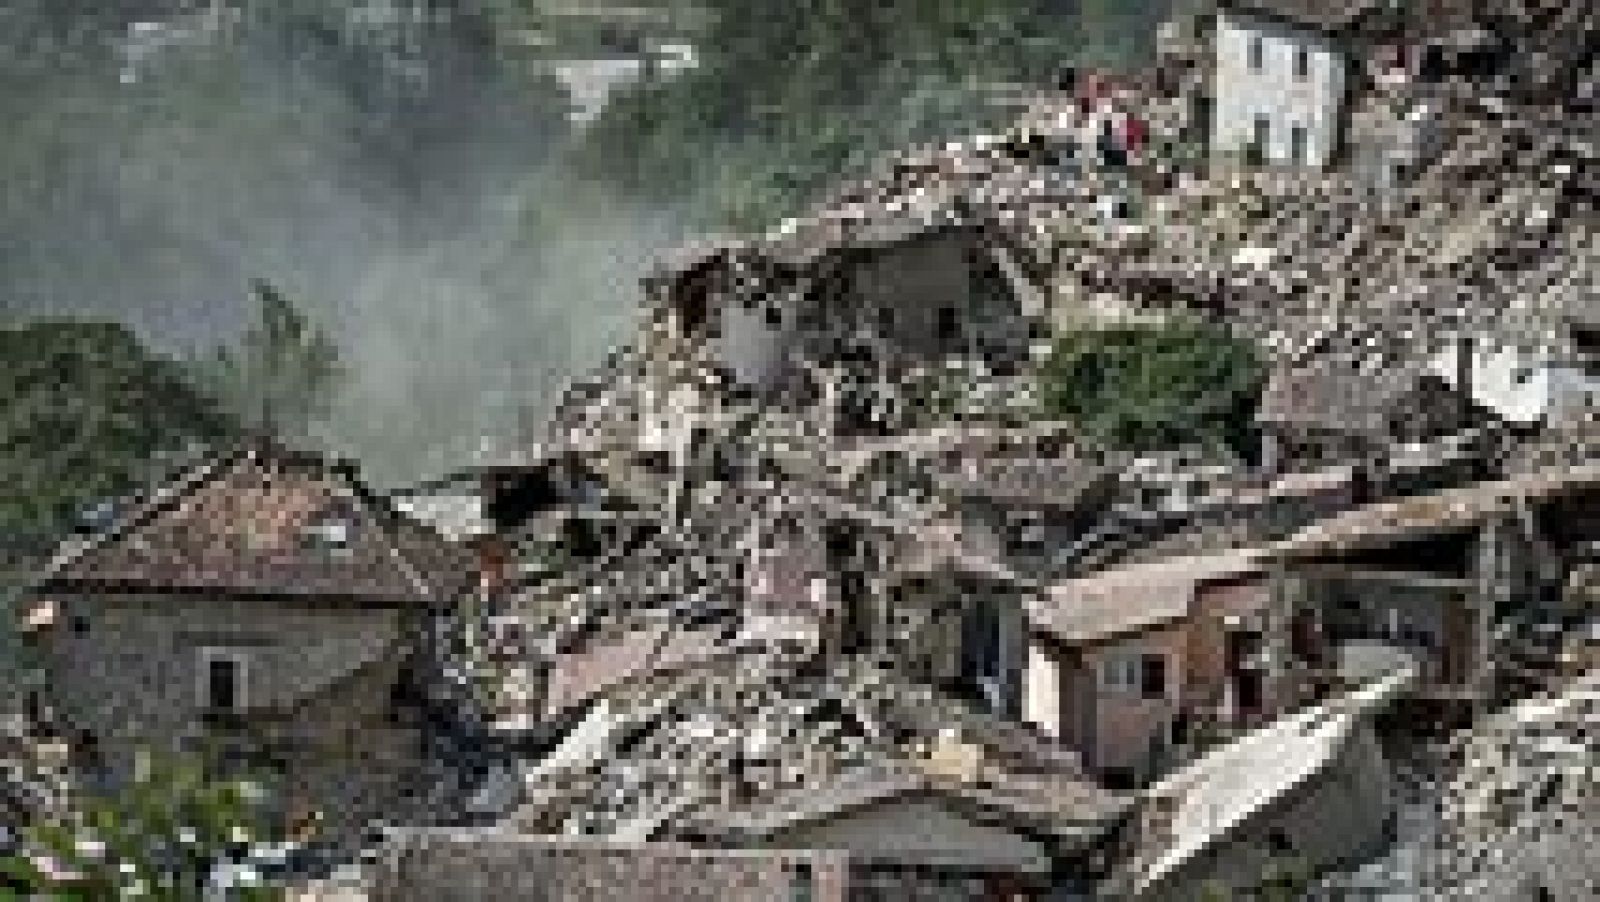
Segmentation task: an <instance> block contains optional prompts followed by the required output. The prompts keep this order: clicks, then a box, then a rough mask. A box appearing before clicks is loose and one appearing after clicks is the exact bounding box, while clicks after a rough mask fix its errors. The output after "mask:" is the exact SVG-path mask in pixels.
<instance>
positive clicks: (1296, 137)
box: [1289, 125, 1306, 166]
mask: <svg viewBox="0 0 1600 902" xmlns="http://www.w3.org/2000/svg"><path fill="white" fill-rule="evenodd" d="M1289 159H1290V160H1292V161H1294V163H1295V165H1297V166H1298V165H1301V164H1303V163H1305V161H1306V127H1305V126H1303V125H1296V126H1292V127H1291V128H1290V129H1289Z"/></svg>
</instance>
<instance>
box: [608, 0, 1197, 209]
mask: <svg viewBox="0 0 1600 902" xmlns="http://www.w3.org/2000/svg"><path fill="white" fill-rule="evenodd" d="M706 6H707V7H708V8H709V11H710V13H711V15H710V24H709V25H708V26H707V29H706V33H705V34H703V35H702V36H701V37H700V39H699V40H698V41H697V42H696V44H697V46H698V47H699V48H700V65H699V66H698V68H696V69H694V70H692V71H690V72H687V73H684V74H681V75H678V76H675V77H673V78H671V79H668V80H664V81H661V82H659V83H656V84H646V85H643V86H641V87H639V88H637V89H635V90H632V91H630V92H625V93H624V94H623V95H622V96H620V97H618V98H617V99H616V100H615V101H614V102H613V103H612V104H611V105H610V106H609V107H608V108H607V110H606V112H605V113H604V114H603V115H602V116H601V118H600V120H599V121H598V122H597V123H595V125H594V126H593V128H592V129H591V130H590V131H589V132H588V134H587V135H586V137H585V139H584V140H583V141H581V142H579V144H578V146H577V150H578V152H579V161H580V163H581V164H582V167H581V168H582V169H583V170H584V171H587V172H590V173H594V174H596V175H598V176H600V177H603V178H606V179H607V180H619V181H621V182H622V183H623V184H624V185H626V186H628V187H629V188H631V189H632V190H634V191H637V192H642V193H645V194H651V195H654V196H656V197H667V198H672V199H681V198H682V197H683V196H684V194H685V193H686V192H687V193H694V194H695V195H696V196H695V198H694V203H693V204H692V206H693V207H694V209H695V212H696V213H697V214H699V215H702V216H704V218H705V219H707V220H708V221H709V222H710V223H713V224H717V225H726V224H732V225H736V226H741V227H748V226H754V225H763V224H766V223H767V222H768V221H770V220H771V219H772V218H773V217H775V216H779V215H785V214H788V213H792V212H794V211H795V210H796V208H797V207H798V206H799V204H800V203H801V202H803V201H804V200H806V199H808V198H810V197H811V196H812V195H814V194H815V193H816V191H817V190H818V189H819V188H821V187H822V186H823V185H826V184H827V183H829V182H831V181H833V180H835V179H837V178H839V177H840V175H842V174H847V173H849V172H851V171H857V170H860V169H862V168H863V167H864V166H865V165H866V164H867V163H869V162H870V161H871V160H872V159H874V158H875V157H876V156H878V155H879V154H881V153H882V152H884V151H887V150H890V149H893V148H897V147H901V146H904V145H906V144H910V143H915V142H918V141H925V140H933V139H948V138H950V137H952V136H955V135H959V134H960V133H961V132H962V131H964V130H970V129H973V128H978V127H988V126H992V125H996V124H998V123H999V122H1001V121H1003V119H1004V116H1005V114H1004V113H1003V111H1001V110H999V109H998V108H994V107H991V106H988V105H986V104H985V103H983V102H982V98H983V97H984V96H985V93H984V92H985V91H986V89H988V88H989V87H992V86H994V85H997V84H1015V83H1030V84H1038V83H1041V82H1045V81H1048V80H1049V78H1050V77H1051V75H1052V74H1053V72H1054V70H1056V69H1057V68H1058V67H1060V66H1061V65H1062V64H1063V63H1066V62H1070V61H1072V60H1073V59H1074V58H1077V57H1079V56H1081V55H1082V54H1081V48H1082V46H1083V42H1082V41H1081V40H1080V34H1081V33H1082V29H1083V28H1084V27H1085V26H1092V27H1093V28H1094V29H1096V30H1097V33H1104V34H1117V35H1122V34H1123V33H1124V32H1126V33H1127V35H1128V37H1127V39H1126V40H1122V39H1121V38H1120V37H1119V40H1118V42H1117V47H1116V48H1115V49H1114V50H1113V51H1111V53H1112V55H1136V54H1135V51H1133V50H1131V49H1129V48H1132V47H1135V46H1142V45H1143V43H1144V42H1145V41H1146V40H1147V35H1144V34H1143V32H1145V31H1147V30H1148V29H1147V28H1146V27H1145V26H1144V22H1143V19H1142V18H1141V19H1140V20H1139V21H1138V22H1137V23H1135V22H1134V21H1133V19H1131V18H1129V17H1127V16H1125V15H1121V14H1119V15H1116V16H1111V15H1109V14H1107V15H1106V16H1103V17H1100V18H1098V19H1096V20H1095V21H1092V22H1091V21H1088V20H1087V19H1085V18H1083V17H1082V16H1080V15H1079V14H1077V13H1076V12H1075V11H1074V10H1073V9H1072V8H1071V7H1070V6H1069V5H1062V4H1057V3H1050V2H1045V0H885V2H879V3H871V4H863V3H858V2H852V0H795V2H790V3H748V2H740V0H708V2H707V3H706ZM1133 6H1135V7H1136V8H1138V9H1139V10H1144V11H1148V10H1150V9H1154V8H1164V6H1165V4H1164V3H1136V4H1133ZM1148 17H1149V16H1148V13H1147V14H1146V16H1145V17H1144V18H1148ZM1135 32H1139V33H1140V34H1138V35H1137V36H1135ZM1101 56H1102V57H1103V56H1106V54H1101ZM1132 61H1133V60H1124V62H1132ZM693 189H698V191H697V192H696V191H694V190H693Z"/></svg>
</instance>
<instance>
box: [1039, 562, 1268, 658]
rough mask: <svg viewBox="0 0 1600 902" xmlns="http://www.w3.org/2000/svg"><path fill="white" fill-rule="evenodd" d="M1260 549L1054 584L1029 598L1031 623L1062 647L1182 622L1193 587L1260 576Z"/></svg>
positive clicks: (1139, 565) (1137, 568)
mask: <svg viewBox="0 0 1600 902" xmlns="http://www.w3.org/2000/svg"><path fill="white" fill-rule="evenodd" d="M1262 567H1263V562H1262V557H1261V552H1260V550H1259V549H1238V550H1232V551H1227V552H1223V553H1220V554H1214V555H1201V556H1196V557H1179V558H1167V559H1164V560H1157V561H1153V562H1150V563H1145V564H1138V565H1132V566H1128V567H1122V568H1119V569H1116V570H1110V571H1107V572H1104V573H1100V574H1096V575H1094V576H1088V577H1081V578H1078V579H1071V580H1066V581H1064V582H1061V583H1058V584H1056V585H1055V586H1053V587H1051V588H1049V589H1048V590H1046V591H1045V592H1043V593H1041V594H1040V595H1039V596H1037V597H1035V598H1031V599H1029V601H1028V603H1027V606H1026V610H1027V616H1028V619H1029V622H1030V624H1031V625H1032V627H1033V628H1034V629H1036V630H1040V631H1042V632H1045V633H1048V634H1050V635H1051V636H1053V637H1055V638H1056V639H1057V640H1059V641H1061V642H1063V643H1067V644H1085V643H1093V642H1097V641H1102V640H1105V639H1110V638H1114V637H1117V636H1123V635H1128V634H1130V633H1136V632H1139V631H1140V630H1145V629H1150V628H1152V627H1155V626H1160V625H1162V624H1165V623H1170V622H1172V621H1175V620H1179V619H1182V618H1183V617H1185V616H1187V615H1188V613H1189V606H1190V604H1191V603H1193V601H1194V590H1195V587H1196V586H1199V585H1201V584H1202V583H1205V582H1211V581H1216V580H1223V579H1233V578H1239V577H1249V576H1253V575H1257V574H1259V573H1261V572H1262Z"/></svg>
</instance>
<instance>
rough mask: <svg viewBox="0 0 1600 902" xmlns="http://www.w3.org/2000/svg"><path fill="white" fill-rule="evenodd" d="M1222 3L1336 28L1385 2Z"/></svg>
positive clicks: (1269, 0)
mask: <svg viewBox="0 0 1600 902" xmlns="http://www.w3.org/2000/svg"><path fill="white" fill-rule="evenodd" d="M1218 5H1219V6H1221V7H1222V8H1223V9H1229V10H1237V11H1240V12H1247V13H1258V14H1262V15H1268V16H1272V17H1274V18H1277V19H1283V20H1285V21H1289V22H1295V23H1300V24H1304V25H1310V26H1312V27H1314V28H1320V29H1324V30H1329V31H1336V30H1339V29H1342V28H1345V27H1347V26H1349V25H1351V24H1352V23H1354V22H1355V21H1356V20H1357V19H1359V18H1360V17H1361V16H1363V15H1366V14H1367V13H1368V12H1371V11H1372V10H1374V9H1376V8H1378V7H1379V6H1381V5H1382V4H1381V2H1380V0H1222V2H1221V3H1219V4H1218Z"/></svg>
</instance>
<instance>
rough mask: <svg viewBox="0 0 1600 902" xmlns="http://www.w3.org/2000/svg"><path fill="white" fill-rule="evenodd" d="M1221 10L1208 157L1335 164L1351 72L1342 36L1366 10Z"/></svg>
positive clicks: (1347, 6)
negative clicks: (1218, 156)
mask: <svg viewBox="0 0 1600 902" xmlns="http://www.w3.org/2000/svg"><path fill="white" fill-rule="evenodd" d="M1220 6H1221V9H1220V11H1219V12H1218V15H1217V24H1216V31H1215V37H1214V40H1215V47H1216V55H1217V56H1216V69H1215V76H1214V78H1215V84H1214V101H1213V107H1212V110H1213V118H1212V131H1211V134H1212V150H1213V153H1216V154H1221V155H1233V154H1238V155H1242V156H1244V157H1245V158H1246V159H1248V160H1251V161H1254V162H1260V163H1273V164H1282V165H1303V166H1313V167H1324V166H1327V165H1329V164H1330V163H1332V162H1334V159H1335V157H1336V156H1337V154H1338V151H1339V144H1340V138H1341V128H1342V123H1343V117H1344V114H1345V108H1346V104H1347V93H1348V83H1349V80H1350V68H1351V67H1350V54H1349V52H1348V50H1347V48H1346V47H1345V45H1344V44H1343V41H1342V38H1341V33H1342V30H1343V29H1345V28H1346V27H1348V26H1349V25H1350V24H1351V23H1352V22H1353V21H1354V16H1355V15H1356V14H1357V13H1358V12H1359V11H1360V10H1361V9H1362V8H1364V6H1365V4H1359V3H1325V4H1306V3H1299V2H1263V0H1247V2H1224V3H1222V4H1220Z"/></svg>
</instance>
